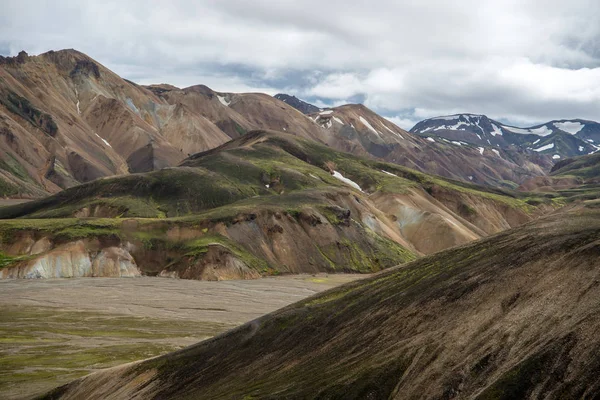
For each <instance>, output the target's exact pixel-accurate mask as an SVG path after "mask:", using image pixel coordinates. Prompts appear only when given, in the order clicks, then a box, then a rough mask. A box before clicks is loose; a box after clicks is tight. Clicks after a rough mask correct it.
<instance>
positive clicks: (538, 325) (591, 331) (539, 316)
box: [43, 208, 600, 399]
mask: <svg viewBox="0 0 600 400" xmlns="http://www.w3.org/2000/svg"><path fill="white" fill-rule="evenodd" d="M599 237H600V212H599V211H598V209H590V208H579V209H577V210H572V211H571V212H569V213H568V214H555V215H551V216H549V217H547V218H543V219H539V220H536V221H535V222H533V223H530V224H526V225H524V226H522V227H519V228H516V229H512V230H510V231H507V232H503V233H501V234H499V235H496V236H492V237H490V238H487V239H484V240H482V241H478V242H475V243H473V244H469V245H467V246H462V247H458V248H453V249H450V250H447V251H444V252H440V253H437V254H435V255H432V256H429V257H425V258H422V259H419V260H417V261H414V262H412V263H409V264H407V265H404V266H400V267H397V268H392V269H390V270H387V271H385V272H383V273H380V274H377V275H375V276H373V277H372V278H368V279H365V280H360V281H356V282H353V283H350V284H346V285H343V286H341V287H338V288H335V289H333V290H330V291H328V292H324V293H322V294H319V295H316V296H314V297H311V298H308V299H306V300H303V301H300V302H299V303H296V304H293V305H291V306H288V307H285V308H283V309H281V310H278V311H276V312H274V313H271V314H268V315H266V316H264V317H261V318H258V319H256V320H254V321H251V322H249V323H247V324H245V325H242V326H240V327H239V328H237V329H234V330H232V331H229V332H227V333H225V334H222V335H220V336H217V337H215V338H213V339H209V340H206V341H203V342H201V343H198V344H197V345H194V346H191V347H188V348H185V349H182V350H179V351H177V352H174V353H170V354H167V355H164V356H161V357H157V358H153V359H149V360H146V361H142V362H139V363H134V364H129V365H124V366H120V367H116V368H112V369H108V370H103V371H99V372H96V373H94V374H92V375H89V376H87V377H84V378H81V379H78V380H76V381H74V382H72V383H70V384H67V385H65V386H62V387H60V388H57V389H55V390H54V391H52V392H50V393H48V394H47V395H46V396H45V397H43V398H45V399H75V398H86V399H106V398H148V399H159V398H161V399H162V398H194V399H209V398H210V399H229V398H253V399H276V398H290V399H291V398H294V399H297V398H303V399H304V398H306V399H308V398H327V399H365V398H366V399H389V398H403V399H416V398H440V399H441V398H445V399H449V398H465V399H530V398H531V399H533V398H560V399H579V398H596V397H598V395H599V394H600V380H599V378H598V377H599V376H600V363H599V362H598V351H600V337H599V336H598V335H597V334H596V332H598V329H600V306H599V304H598V301H597V299H598V297H599V296H600V286H599V285H598V281H597V276H598V273H599V271H600V259H599V258H598V257H597V255H598V238H599Z"/></svg>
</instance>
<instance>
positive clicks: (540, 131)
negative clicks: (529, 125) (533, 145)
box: [530, 125, 552, 136]
mask: <svg viewBox="0 0 600 400" xmlns="http://www.w3.org/2000/svg"><path fill="white" fill-rule="evenodd" d="M530 132H531V133H533V134H534V135H538V136H548V135H550V134H551V133H552V129H550V128H548V127H547V126H546V125H544V126H540V127H539V128H535V129H531V130H530Z"/></svg>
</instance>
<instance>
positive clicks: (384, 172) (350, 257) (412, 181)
mask: <svg viewBox="0 0 600 400" xmlns="http://www.w3.org/2000/svg"><path fill="white" fill-rule="evenodd" d="M554 197H555V196H553V195H546V194H542V195H539V196H538V195H530V194H528V193H519V192H513V191H510V190H501V189H495V188H490V187H482V186H477V185H474V184H468V183H462V182H458V181H452V180H449V179H445V178H441V177H436V176H431V175H426V174H423V173H420V172H418V171H414V170H411V169H408V168H406V167H402V166H399V165H397V164H392V163H385V162H381V161H376V160H371V159H368V158H362V157H357V156H354V155H351V154H348V153H343V152H339V151H335V150H333V149H331V148H330V147H328V146H325V145H322V144H318V143H317V142H315V141H312V140H309V139H304V138H300V137H298V136H292V135H289V134H286V133H285V132H275V131H262V130H258V131H252V132H248V133H246V134H245V135H242V136H240V137H238V138H236V139H234V140H232V141H230V142H227V143H225V144H223V145H221V146H219V147H217V148H215V149H212V150H208V151H206V152H201V153H198V154H195V155H192V156H190V157H189V158H187V159H186V160H184V161H183V162H182V163H181V164H180V166H178V167H173V168H163V169H161V170H158V171H151V172H146V173H136V174H129V175H122V176H119V177H108V178H102V179H97V180H94V181H92V182H88V183H85V184H81V185H78V186H75V187H72V188H68V189H65V190H63V191H61V192H59V193H57V194H55V195H52V196H49V197H46V198H44V199H40V200H35V201H31V202H28V203H23V204H18V205H13V206H9V207H3V208H0V218H1V219H2V220H1V221H0V255H3V256H5V257H8V261H6V262H5V263H4V264H3V268H0V277H3V278H51V277H72V276H121V273H122V272H121V271H125V272H124V273H126V274H128V275H130V274H131V273H132V271H136V270H139V272H137V273H138V274H143V275H161V276H168V277H179V278H187V279H248V278H258V277H260V276H262V275H271V274H277V273H315V272H373V271H379V270H381V269H384V268H387V267H391V266H393V265H396V264H399V263H402V262H405V261H407V260H411V259H414V258H415V257H416V256H421V255H423V254H430V253H433V252H436V251H439V250H442V249H445V248H448V247H451V246H455V245H459V244H464V243H467V242H470V241H473V240H476V239H479V238H481V237H484V236H487V235H489V234H493V233H496V232H499V231H502V230H505V229H508V228H510V227H514V226H518V225H521V224H523V223H526V222H528V221H531V220H532V219H534V218H536V217H538V216H539V215H541V214H542V213H544V212H547V211H550V210H553V209H555V208H556V206H557V203H556V200H555V199H554ZM97 257H104V259H110V260H111V261H110V262H109V263H108V264H109V265H111V266H113V267H111V268H107V269H98V268H97V267H94V265H96V264H98V262H96V259H97ZM105 264H106V263H105ZM119 265H121V266H122V267H123V268H122V269H121V270H120V269H119V268H117V266H119Z"/></svg>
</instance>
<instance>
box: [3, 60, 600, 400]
mask: <svg viewBox="0 0 600 400" xmlns="http://www.w3.org/2000/svg"><path fill="white" fill-rule="evenodd" d="M597 125H598V124H597V123H595V122H592V121H583V120H573V121H552V122H549V123H547V124H543V125H539V126H535V127H531V128H516V127H512V126H509V125H506V124H501V123H499V122H497V121H494V120H491V119H489V118H487V117H485V116H482V115H473V114H460V115H454V116H447V117H438V118H433V119H429V120H426V121H423V122H421V123H419V124H417V126H415V128H413V129H412V130H411V132H407V131H405V130H403V129H401V128H399V127H398V126H396V125H395V124H393V123H392V122H390V121H389V120H387V119H386V118H384V117H382V116H380V115H378V114H376V113H375V112H373V111H372V110H370V109H368V108H367V107H365V106H364V105H360V104H348V105H343V106H339V107H332V108H317V107H314V106H311V105H310V104H308V103H306V102H304V101H302V100H299V99H297V98H295V97H293V96H288V95H283V94H280V95H277V96H275V97H272V96H269V95H266V94H260V93H225V92H217V91H214V90H212V89H210V88H208V87H206V86H203V85H195V86H191V87H187V88H183V89H182V88H177V87H174V86H171V85H168V84H157V85H148V86H141V85H138V84H135V83H133V82H130V81H127V80H125V79H122V78H121V77H119V76H118V75H116V74H115V73H113V72H111V71H110V70H109V69H107V68H106V67H104V66H102V65H101V64H100V63H98V62H97V61H95V60H93V59H91V58H89V57H88V56H86V55H84V54H82V53H80V52H77V51H75V50H62V51H56V52H54V51H51V52H48V53H44V54H41V55H39V56H33V57H30V56H29V55H27V54H26V53H24V52H21V53H19V55H18V56H16V57H2V58H0V143H1V146H0V191H1V194H2V196H3V197H15V198H17V197H27V198H29V200H30V201H27V202H23V203H19V204H12V205H9V206H4V207H0V279H22V278H72V277H137V276H141V275H144V276H153V277H162V278H175V279H195V280H212V281H215V280H228V279H257V278H262V277H270V276H275V275H279V274H316V273H338V272H351V273H369V274H373V275H372V276H370V277H368V278H366V279H363V280H359V281H355V282H352V283H349V284H346V285H343V286H341V287H338V288H335V289H332V290H330V291H327V292H324V293H321V294H318V295H316V296H313V297H310V298H308V299H305V300H302V301H300V302H298V303H295V304H292V305H290V306H288V307H286V308H283V309H281V310H278V311H276V312H274V313H271V314H268V315H265V316H263V317H261V318H258V319H256V320H253V321H250V322H248V323H247V324H244V325H242V326H240V327H238V328H236V329H233V330H231V331H229V332H226V333H224V334H222V335H219V336H217V337H215V338H213V339H209V340H206V341H203V342H201V343H199V344H197V345H193V346H191V347H187V348H184V349H181V350H179V351H176V352H174V353H169V354H165V355H163V356H160V357H156V358H151V359H147V360H143V361H140V362H136V363H133V364H128V365H123V366H119V367H116V368H112V369H108V370H102V371H98V372H96V373H94V374H91V375H89V376H86V377H83V378H80V379H77V380H75V381H73V382H71V383H69V384H67V385H64V386H61V387H59V388H56V389H55V390H53V391H51V392H49V393H47V394H46V395H45V397H43V398H48V399H59V398H62V399H79V398H86V399H94V398H96V399H108V398H115V399H121V398H155V399H164V398H199V399H200V398H207V399H208V398H210V399H214V398H223V399H228V398H242V399H252V398H261V399H276V398H327V399H364V398H367V399H389V398H423V397H425V398H443V399H451V398H474V399H475V398H476V399H513V398H539V397H546V398H567V399H575V398H585V397H589V398H593V397H594V396H596V395H597V393H599V392H600V380H599V379H598V376H599V374H598V373H599V372H600V364H599V363H598V360H597V358H598V357H597V354H598V350H600V340H598V335H597V334H596V332H597V330H598V328H599V327H600V308H599V307H598V302H597V298H598V296H599V295H600V292H599V290H600V289H599V288H600V285H598V280H597V275H598V273H597V268H598V267H600V264H599V262H598V260H600V258H598V254H599V253H598V251H599V246H600V224H599V223H598V221H599V220H600V219H599V217H600V213H599V211H598V209H599V206H600V200H599V199H600V189H599V188H600V153H596V150H597V147H596V143H598V140H600V137H599V133H598V126H597ZM575 153H576V154H575ZM570 155H576V156H577V157H572V158H567V157H570ZM159 300H160V299H159ZM19 373H21V372H19ZM28 376H29V375H28Z"/></svg>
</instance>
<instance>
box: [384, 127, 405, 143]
mask: <svg viewBox="0 0 600 400" xmlns="http://www.w3.org/2000/svg"><path fill="white" fill-rule="evenodd" d="M381 126H383V127H384V128H385V129H387V130H388V131H390V133H392V134H394V135H396V136H400V139H404V138H403V137H402V135H401V134H399V133H396V132H394V131H393V130H391V129H390V128H388V127H387V126H385V125H384V124H381Z"/></svg>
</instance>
